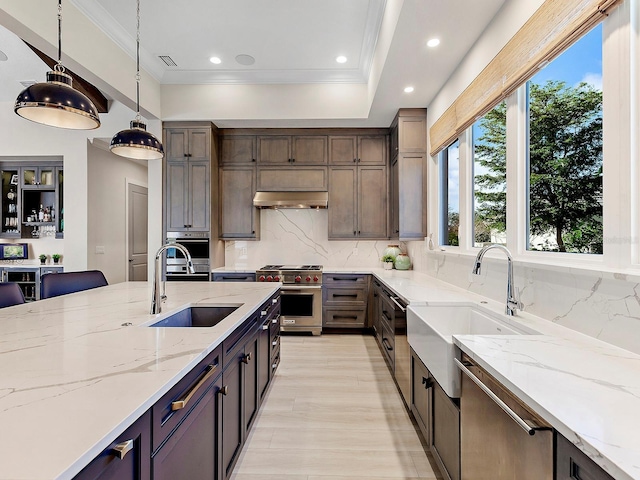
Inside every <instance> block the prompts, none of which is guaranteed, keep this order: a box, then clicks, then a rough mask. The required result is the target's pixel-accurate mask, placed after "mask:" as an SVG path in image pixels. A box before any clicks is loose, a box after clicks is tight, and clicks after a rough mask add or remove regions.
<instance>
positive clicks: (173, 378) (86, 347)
mask: <svg viewBox="0 0 640 480" xmlns="http://www.w3.org/2000/svg"><path fill="white" fill-rule="evenodd" d="M279 286H280V284H279V283H270V284H256V283H214V282H185V283H179V282H169V283H167V297H168V299H167V301H166V303H164V304H163V312H162V313H161V314H159V315H150V314H149V313H148V312H149V305H150V298H151V287H150V285H149V284H147V282H131V283H120V284H114V285H109V286H107V287H103V288H98V289H94V290H88V291H86V292H79V293H75V294H72V295H65V296H62V297H56V298H51V299H47V300H41V301H38V302H34V303H29V304H24V305H19V306H15V307H9V308H5V309H2V310H0V479H7V480H8V479H11V480H18V479H29V480H33V479H54V478H58V479H67V478H72V477H73V476H74V475H75V474H76V473H78V472H79V471H80V470H81V469H82V468H83V467H84V466H85V465H86V464H88V463H89V462H90V461H91V460H92V459H93V458H94V457H95V456H96V455H97V454H98V453H100V452H101V451H102V450H103V449H104V448H106V447H107V446H108V445H109V444H110V442H111V441H112V440H113V439H115V438H116V437H117V436H118V435H119V434H120V433H122V432H123V431H124V430H125V429H126V427H128V426H129V425H131V424H132V423H133V422H134V421H135V420H136V419H137V418H138V417H139V416H140V415H141V414H143V413H144V412H145V411H146V410H147V409H148V408H149V407H151V406H152V405H153V403H155V401H157V400H158V399H159V398H160V397H161V396H162V395H163V394H164V393H166V392H167V391H168V390H169V389H170V388H171V387H172V386H173V385H174V384H175V383H177V381H178V380H179V379H180V378H182V377H183V376H184V375H185V374H186V373H187V372H188V371H190V370H191V369H192V368H193V367H194V366H195V365H196V364H197V363H198V362H199V361H200V360H201V359H202V358H204V357H205V356H206V355H207V353H209V352H211V351H212V350H213V349H214V348H215V347H216V346H218V345H219V344H220V343H221V342H222V340H223V339H224V338H226V336H227V335H228V334H229V333H230V332H232V331H233V330H234V329H235V328H236V327H237V326H238V325H240V324H241V323H242V322H243V321H244V320H245V319H246V318H248V317H249V315H250V314H251V313H252V312H253V311H255V309H256V308H258V307H259V306H260V305H261V304H262V303H263V302H264V301H266V300H267V299H268V298H269V296H270V295H272V294H273V293H274V292H275V291H276V290H277V289H278V288H279ZM215 304H227V305H228V304H234V305H241V306H240V307H239V308H238V310H236V311H235V312H234V313H232V314H231V315H229V316H228V317H227V318H226V319H225V320H223V321H222V322H220V323H219V324H218V325H216V326H214V327H210V328H190V329H189V328H149V327H144V326H142V325H143V324H147V323H149V322H150V321H151V320H153V319H154V318H157V319H158V320H159V319H162V318H164V317H166V316H168V315H169V314H171V313H173V312H175V311H178V310H181V309H182V308H184V307H186V306H190V305H215Z"/></svg>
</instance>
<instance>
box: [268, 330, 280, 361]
mask: <svg viewBox="0 0 640 480" xmlns="http://www.w3.org/2000/svg"><path fill="white" fill-rule="evenodd" d="M269 341H270V345H271V346H270V347H269V348H270V354H269V356H270V358H272V359H273V358H275V354H276V353H278V352H279V351H280V335H276V336H275V337H271V339H270V340H269Z"/></svg>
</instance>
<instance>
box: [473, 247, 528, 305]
mask: <svg viewBox="0 0 640 480" xmlns="http://www.w3.org/2000/svg"><path fill="white" fill-rule="evenodd" d="M493 248H497V249H498V250H501V251H503V252H504V254H505V255H506V256H507V305H506V307H505V312H504V313H506V314H507V315H511V316H513V315H516V314H517V312H518V309H520V310H522V308H523V305H522V303H521V302H520V299H519V298H518V296H519V295H518V290H517V289H516V288H515V286H514V285H513V260H512V258H511V252H510V251H509V249H508V248H507V247H505V246H503V245H498V244H496V243H494V244H491V245H486V246H484V247H482V250H480V251H479V252H478V255H477V256H476V263H475V266H474V267H473V270H472V273H473V274H474V275H480V268H481V267H482V259H483V257H484V254H485V253H487V252H488V251H489V250H491V249H493Z"/></svg>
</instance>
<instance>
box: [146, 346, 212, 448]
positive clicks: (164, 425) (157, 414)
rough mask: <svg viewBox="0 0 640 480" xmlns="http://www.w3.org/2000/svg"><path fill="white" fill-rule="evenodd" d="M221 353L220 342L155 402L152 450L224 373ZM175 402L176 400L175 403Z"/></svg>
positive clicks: (153, 408)
mask: <svg viewBox="0 0 640 480" xmlns="http://www.w3.org/2000/svg"><path fill="white" fill-rule="evenodd" d="M221 356H222V348H221V347H220V346H218V347H217V348H216V349H215V350H214V351H213V352H211V353H210V354H209V355H207V357H206V358H205V359H204V360H203V361H201V362H200V363H199V364H198V365H197V366H196V367H195V368H194V369H193V370H191V371H190V372H189V373H187V374H186V375H185V376H184V378H183V379H182V380H180V381H179V382H178V383H177V384H176V385H175V386H174V387H173V388H172V389H171V390H169V391H168V392H167V393H165V394H164V395H163V396H162V398H160V400H158V401H157V402H156V403H155V404H154V405H153V407H152V426H153V445H152V450H153V451H155V450H156V449H157V448H158V447H159V446H160V445H161V444H162V442H164V440H165V438H167V436H168V435H169V434H170V433H171V432H172V431H173V430H174V429H175V428H176V427H177V426H178V425H179V424H180V422H181V421H182V419H183V418H184V417H185V416H186V415H187V414H188V413H189V411H191V409H192V408H193V406H194V405H196V404H197V403H198V399H199V398H200V397H201V396H202V395H203V394H204V393H205V392H206V391H207V389H208V388H209V387H210V386H211V385H212V384H213V382H215V380H216V378H218V376H219V375H220V374H222V362H221ZM180 401H183V402H184V406H183V407H182V408H179V407H180V405H179V404H178V403H177V402H180ZM174 402H176V403H175V404H174ZM174 408H176V410H174Z"/></svg>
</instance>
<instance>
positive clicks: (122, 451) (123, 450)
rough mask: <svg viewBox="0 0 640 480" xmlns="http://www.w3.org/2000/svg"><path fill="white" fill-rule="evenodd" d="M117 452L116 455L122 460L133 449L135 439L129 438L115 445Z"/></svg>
mask: <svg viewBox="0 0 640 480" xmlns="http://www.w3.org/2000/svg"><path fill="white" fill-rule="evenodd" d="M113 449H114V450H115V452H116V456H117V457H118V458H119V459H120V460H122V459H124V457H125V456H126V455H127V453H129V452H130V451H131V450H133V440H127V441H126V442H122V443H119V444H117V445H116V446H114V447H113Z"/></svg>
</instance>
